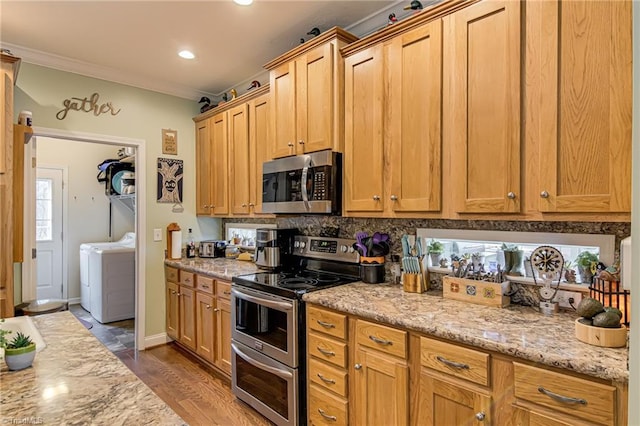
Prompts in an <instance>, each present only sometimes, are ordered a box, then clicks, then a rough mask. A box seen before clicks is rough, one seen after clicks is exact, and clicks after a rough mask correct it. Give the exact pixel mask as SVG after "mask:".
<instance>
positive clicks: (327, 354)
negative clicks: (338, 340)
mask: <svg viewBox="0 0 640 426" xmlns="http://www.w3.org/2000/svg"><path fill="white" fill-rule="evenodd" d="M316 348H317V349H318V350H319V351H320V353H321V354H324V355H326V356H336V353H335V352H333V351H328V350H326V349H322V348H321V347H320V346H316Z"/></svg>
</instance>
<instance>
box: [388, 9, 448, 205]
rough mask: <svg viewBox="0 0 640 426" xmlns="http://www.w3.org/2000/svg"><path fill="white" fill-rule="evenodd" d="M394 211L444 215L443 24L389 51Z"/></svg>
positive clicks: (433, 25)
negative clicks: (442, 192)
mask: <svg viewBox="0 0 640 426" xmlns="http://www.w3.org/2000/svg"><path fill="white" fill-rule="evenodd" d="M385 59H386V61H385V64H386V66H387V69H388V72H387V75H388V82H389V91H388V101H387V102H386V105H387V108H388V116H389V123H388V124H387V126H386V133H387V134H388V135H389V143H390V159H391V164H390V166H391V167H390V170H391V176H390V178H391V193H390V194H389V201H390V207H391V210H393V211H407V212H408V211H439V210H440V208H441V203H440V199H441V191H442V189H441V182H442V126H441V122H442V21H441V20H436V21H433V22H431V23H429V24H426V25H423V26H421V27H420V28H418V29H416V30H413V31H411V32H409V33H406V34H403V35H401V36H398V37H396V38H395V39H394V40H392V41H391V43H390V44H389V46H388V47H387V55H386V57H385Z"/></svg>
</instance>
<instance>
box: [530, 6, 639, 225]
mask: <svg viewBox="0 0 640 426" xmlns="http://www.w3.org/2000/svg"><path fill="white" fill-rule="evenodd" d="M631 9H632V2H631V1H588V0H583V1H565V0H552V1H530V2H527V32H528V34H529V36H528V44H527V50H528V57H529V58H530V59H529V63H528V64H527V65H528V67H530V69H531V71H530V72H531V75H532V81H531V84H530V85H529V86H530V88H529V93H528V108H529V109H531V111H532V114H529V115H528V117H527V122H526V124H525V125H526V129H527V145H528V146H531V147H532V148H534V151H533V152H534V153H537V154H538V155H537V158H535V157H534V158H532V162H531V167H530V168H528V169H527V176H529V175H531V176H534V177H537V179H536V181H534V182H533V183H532V185H531V192H532V206H531V207H532V208H537V209H538V210H540V211H541V212H576V213H614V212H623V213H628V212H630V211H631V121H632V120H631V109H632V48H631V39H632V37H631V33H632V10H631ZM574 217H578V216H575V215H574ZM607 217H608V216H607ZM601 220H604V219H602V216H601Z"/></svg>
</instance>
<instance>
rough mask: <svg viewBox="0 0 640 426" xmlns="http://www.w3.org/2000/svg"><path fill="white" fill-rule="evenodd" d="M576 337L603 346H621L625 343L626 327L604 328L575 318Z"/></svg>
mask: <svg viewBox="0 0 640 426" xmlns="http://www.w3.org/2000/svg"><path fill="white" fill-rule="evenodd" d="M576 338H577V339H578V340H580V341H581V342H584V343H588V344H590V345H594V346H602V347H605V348H621V347H623V346H626V345H627V327H624V326H622V327H620V328H605V327H593V326H591V325H586V324H582V323H581V322H580V318H578V319H577V320H576Z"/></svg>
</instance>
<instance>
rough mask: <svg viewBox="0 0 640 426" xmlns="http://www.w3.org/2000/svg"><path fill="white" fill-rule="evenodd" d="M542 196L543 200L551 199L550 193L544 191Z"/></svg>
mask: <svg viewBox="0 0 640 426" xmlns="http://www.w3.org/2000/svg"><path fill="white" fill-rule="evenodd" d="M540 196H541V197H542V198H549V193H548V192H547V191H542V192H541V193H540Z"/></svg>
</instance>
